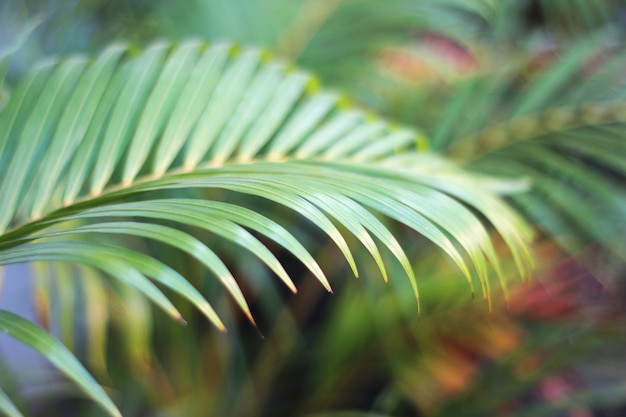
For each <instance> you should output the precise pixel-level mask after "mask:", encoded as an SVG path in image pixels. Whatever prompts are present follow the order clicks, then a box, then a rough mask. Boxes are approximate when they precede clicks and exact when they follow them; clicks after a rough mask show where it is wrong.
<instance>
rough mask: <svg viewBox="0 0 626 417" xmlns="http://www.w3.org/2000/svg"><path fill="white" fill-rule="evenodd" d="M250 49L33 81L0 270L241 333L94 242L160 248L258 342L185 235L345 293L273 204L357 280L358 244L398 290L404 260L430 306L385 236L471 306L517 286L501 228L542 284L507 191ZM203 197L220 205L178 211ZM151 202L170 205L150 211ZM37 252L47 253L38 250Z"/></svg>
mask: <svg viewBox="0 0 626 417" xmlns="http://www.w3.org/2000/svg"><path fill="white" fill-rule="evenodd" d="M235 49H236V48H234V47H232V46H230V45H228V44H215V45H209V46H207V45H205V44H202V43H199V42H197V41H188V42H183V43H181V44H177V45H176V44H175V45H170V44H164V43H158V44H155V45H152V46H150V47H148V48H146V49H144V50H139V51H137V52H134V51H131V50H129V49H128V48H127V47H123V46H112V47H110V48H108V49H106V50H105V51H103V53H102V54H101V55H100V56H99V57H98V58H96V59H95V60H87V59H84V58H76V59H61V60H58V61H54V62H51V63H48V64H46V65H44V66H39V67H37V68H36V69H34V70H33V71H32V72H31V73H30V74H29V75H27V76H25V77H24V78H23V79H22V80H21V81H19V82H18V84H17V85H16V86H15V88H14V89H13V91H14V93H13V94H12V95H11V96H10V98H9V101H8V102H7V105H6V107H5V109H4V110H3V112H2V113H0V201H3V202H4V203H5V204H2V205H0V230H3V231H4V230H7V231H8V232H7V233H5V234H4V235H2V236H0V245H3V246H2V247H5V248H7V249H6V250H2V251H0V260H1V262H2V263H4V264H8V263H13V262H17V261H34V260H48V261H63V262H68V261H69V262H75V263H83V264H85V265H88V266H92V267H95V268H96V269H98V270H100V271H103V272H106V273H108V274H109V275H111V276H113V277H114V278H116V279H119V280H121V281H122V282H124V283H125V284H128V285H131V286H134V287H135V288H137V289H139V291H140V292H141V293H143V294H144V295H145V296H147V297H149V298H150V299H151V300H152V301H153V302H155V303H156V304H157V305H159V306H160V307H161V308H163V309H164V310H165V311H167V312H168V313H169V314H170V315H171V316H172V317H173V318H174V319H176V320H179V321H181V322H182V318H181V316H180V313H178V310H177V309H176V308H175V307H174V306H173V305H172V304H171V302H170V301H169V300H168V299H167V297H166V296H165V295H164V294H163V293H161V291H160V290H159V288H157V287H156V286H155V285H154V284H153V283H152V282H151V281H150V280H149V278H151V279H153V280H155V281H157V282H158V283H160V284H164V285H165V286H168V287H169V288H170V289H173V290H174V291H177V292H179V293H181V294H183V295H184V296H185V297H186V298H187V300H188V301H190V302H191V303H193V304H194V306H196V307H197V308H198V309H200V310H201V311H202V312H203V313H204V314H205V316H207V317H208V318H209V319H210V320H211V321H212V322H213V323H214V324H215V325H216V327H217V328H218V329H220V330H224V326H223V324H222V323H221V321H220V320H219V318H218V317H217V314H216V313H215V312H214V311H213V310H212V309H211V308H210V306H209V305H208V303H207V302H206V301H205V300H204V299H203V298H202V297H200V295H199V294H198V293H197V291H195V289H193V287H191V286H190V285H187V284H188V282H187V280H186V279H185V278H184V277H182V276H180V274H179V273H177V272H176V271H174V270H173V269H172V268H171V267H169V266H167V265H165V264H163V263H162V262H161V261H159V260H156V259H154V258H152V257H150V256H149V255H145V254H143V253H140V252H138V251H135V250H131V249H127V248H124V247H123V246H124V243H123V240H119V241H118V240H115V243H112V244H111V245H102V244H100V243H99V241H97V240H95V237H94V238H93V239H92V236H90V233H93V232H97V234H102V233H118V234H131V235H135V236H138V237H140V238H144V239H151V240H156V241H159V242H160V243H163V244H166V245H170V246H174V247H176V248H178V249H180V250H182V251H183V252H185V253H187V254H189V255H191V256H192V257H194V258H196V260H199V261H200V262H201V263H202V264H203V266H204V267H206V268H207V269H208V270H209V271H211V272H212V273H214V275H215V276H216V277H217V278H218V280H219V281H220V282H221V284H222V285H224V287H225V288H226V289H227V291H228V293H229V294H230V295H231V296H232V297H233V299H234V300H235V302H236V303H237V305H238V306H239V308H241V309H242V311H243V312H244V314H245V315H246V317H247V318H248V319H249V320H250V322H251V323H253V324H254V319H253V317H252V314H251V313H250V309H249V307H248V305H247V302H246V300H245V298H244V296H243V294H242V292H241V289H240V288H239V284H238V283H237V282H236V281H235V279H234V278H233V276H232V274H231V273H230V272H229V270H228V268H227V267H226V265H225V263H224V261H223V260H222V259H221V258H220V257H219V255H218V254H217V253H218V251H215V252H214V251H213V249H212V248H209V247H208V246H206V244H205V243H203V242H204V239H203V238H202V237H201V236H198V237H195V236H190V235H189V236H188V235H187V234H186V233H187V232H183V231H182V230H175V228H172V226H171V224H176V225H180V226H184V227H183V229H184V230H187V229H189V230H194V231H195V233H202V234H210V235H212V236H213V235H214V236H216V237H218V238H219V239H225V240H227V241H230V242H233V243H235V244H237V245H239V246H240V247H243V248H244V249H245V250H247V251H249V252H250V253H251V254H252V255H254V256H255V257H256V258H258V259H259V260H261V261H262V262H263V264H265V265H266V266H267V267H268V268H269V269H270V270H271V271H272V272H274V273H275V274H276V276H278V277H279V279H281V280H282V281H283V282H284V283H285V285H287V287H288V288H289V289H290V290H291V291H292V292H295V291H296V288H295V285H294V284H293V281H292V277H290V276H289V274H288V273H287V272H286V271H285V268H284V265H282V261H281V260H280V259H279V258H277V257H276V256H275V255H274V254H273V253H272V251H271V250H270V249H269V248H268V247H266V245H265V244H264V243H263V242H262V241H261V240H259V239H257V237H256V235H260V236H262V237H263V238H264V239H267V240H271V241H272V242H273V243H275V244H278V245H279V246H280V247H281V248H283V249H286V250H287V251H289V252H290V253H291V254H292V255H294V256H295V257H296V258H297V259H298V260H299V261H300V262H302V263H303V264H304V265H305V266H306V267H307V269H308V270H309V271H311V273H312V274H313V275H314V276H315V278H316V279H317V280H318V281H319V282H320V283H321V284H322V285H323V287H324V288H325V289H326V290H327V291H328V292H330V293H332V289H331V286H330V283H329V281H328V278H327V277H326V275H325V273H324V272H323V270H322V268H321V267H320V266H319V265H318V263H317V262H316V260H315V259H314V258H313V257H312V256H311V254H310V253H309V252H308V250H307V249H306V248H305V247H304V246H303V245H302V243H301V242H300V241H299V240H298V239H296V237H294V236H293V235H292V234H291V233H290V232H289V231H288V230H286V228H285V227H284V226H283V225H281V224H279V223H278V222H277V221H276V220H274V219H273V218H271V216H266V215H262V214H260V213H259V212H258V211H259V209H258V207H257V206H256V203H257V202H258V199H259V198H262V199H265V200H267V201H269V202H271V203H273V204H274V205H279V206H283V207H285V208H287V209H289V210H291V211H293V212H295V213H297V214H298V215H300V216H302V217H304V218H306V219H307V220H308V221H309V222H310V223H311V225H312V226H313V227H316V228H318V229H319V230H321V231H322V232H323V233H324V234H325V236H326V237H327V238H328V239H329V240H330V241H332V243H333V244H334V245H335V246H336V247H337V248H338V250H339V253H341V256H342V258H343V259H344V260H345V262H346V263H347V265H348V266H349V267H350V269H351V270H352V272H353V273H354V275H355V276H358V275H359V270H358V267H359V266H360V265H358V264H357V259H359V258H358V257H356V256H354V255H353V251H354V250H355V248H353V247H352V245H351V244H349V243H348V241H347V240H346V234H347V233H349V234H351V235H353V236H355V237H356V241H357V242H358V243H359V244H361V245H362V246H363V247H364V248H365V249H366V251H367V253H369V255H371V257H372V258H373V259H374V261H375V264H376V265H377V267H378V269H379V270H380V272H381V274H382V276H383V279H385V280H386V279H387V267H386V265H385V263H384V261H383V257H382V255H381V249H387V250H388V251H389V252H390V253H391V254H392V255H393V257H394V258H395V259H396V260H397V261H398V262H399V263H400V265H401V267H402V269H403V270H404V272H405V275H406V278H408V280H409V281H410V283H411V287H412V290H413V292H414V294H415V297H416V299H419V293H418V288H417V280H416V278H415V274H414V272H413V270H412V265H411V262H410V261H409V259H408V256H407V255H406V254H405V253H404V252H403V249H402V248H401V247H400V244H399V243H398V241H397V240H396V239H395V238H394V236H393V234H392V232H391V231H390V230H389V229H388V228H387V227H386V226H385V225H384V223H383V222H382V221H380V220H379V218H381V219H383V218H386V219H392V220H393V221H397V222H400V223H403V224H405V225H406V226H408V227H409V228H411V229H412V230H414V231H416V232H417V233H419V234H421V235H422V236H424V237H426V238H427V239H429V240H430V241H431V242H433V243H434V244H435V245H436V246H438V247H439V248H440V249H441V250H442V251H443V253H445V254H446V255H447V256H449V257H450V258H451V259H452V260H453V261H454V263H455V264H456V265H457V266H458V267H459V269H460V271H461V273H462V274H463V276H465V278H466V279H467V281H468V283H469V286H470V291H472V294H473V293H474V287H473V279H478V280H479V282H480V283H481V287H482V289H483V293H484V294H485V296H486V297H487V296H488V294H489V289H490V286H489V284H490V281H489V280H490V278H489V277H491V276H497V277H498V278H501V274H500V273H499V266H498V257H497V256H496V255H495V251H494V249H493V244H492V242H491V237H490V236H489V234H488V233H487V232H486V230H485V226H484V221H483V220H482V219H486V221H488V222H489V223H491V225H493V226H494V228H495V229H496V231H498V232H499V233H500V234H501V235H502V237H503V238H504V240H505V242H506V243H507V245H508V246H509V248H510V249H511V253H512V255H513V258H514V259H515V261H516V262H517V263H518V265H519V269H520V271H521V272H522V274H523V275H527V267H526V258H527V256H526V253H527V250H526V244H527V239H526V236H525V235H526V233H525V232H524V230H522V229H523V227H521V226H520V225H521V222H520V221H519V219H518V218H517V217H516V215H515V213H514V212H513V211H512V210H510V209H509V208H508V207H507V206H506V205H505V204H504V203H503V202H502V201H501V200H500V199H499V197H498V196H496V195H495V191H497V190H495V191H494V189H492V188H495V187H494V186H493V184H488V183H486V182H485V181H483V182H481V181H479V180H478V179H477V178H476V177H474V176H470V175H469V174H468V173H467V172H466V171H464V170H463V169H462V168H461V167H459V166H458V165H457V164H455V163H454V162H452V161H450V160H447V159H445V158H443V157H441V158H439V159H438V160H437V163H434V162H433V159H434V158H429V157H428V154H425V153H422V152H419V151H420V150H423V149H427V148H428V143H427V140H426V138H425V137H424V135H423V134H422V133H420V132H419V131H415V130H412V129H407V128H398V127H396V126H394V125H393V124H391V123H388V122H387V121H385V120H383V119H381V118H377V117H375V116H373V115H370V114H366V113H365V112H363V111H359V110H357V109H353V108H350V107H349V106H347V105H346V104H345V100H341V99H340V98H339V96H338V95H337V94H335V93H332V92H328V91H324V90H323V89H320V88H318V87H316V86H315V83H316V82H315V81H314V78H312V76H310V75H308V74H306V73H304V72H301V71H298V70H295V69H292V68H290V67H289V65H285V64H283V63H281V62H277V61H268V59H267V58H266V57H265V55H264V53H263V52H262V51H259V50H257V49H241V50H240V51H237V53H235ZM313 87H315V88H313ZM429 161H430V162H429ZM190 188H204V189H207V190H208V191H209V192H207V193H199V194H201V195H202V198H196V199H182V198H179V197H181V195H180V193H179V191H180V190H183V189H190ZM150 191H156V192H158V193H163V194H161V195H166V196H168V197H167V198H160V199H158V200H150V198H151V197H150V195H151V193H149V192H150ZM213 191H215V192H213ZM224 192H227V193H231V194H233V195H235V194H236V195H237V196H238V197H237V198H236V199H235V201H237V204H233V203H228V204H227V203H224V202H221V201H212V200H211V199H212V198H222V196H224ZM152 196H153V194H152ZM216 196H217V197H216ZM122 201H124V202H122ZM129 201H132V203H129ZM468 206H469V207H471V209H468V208H467V207H468ZM474 211H475V212H478V214H476V213H475V212H474ZM275 214H276V213H273V215H275ZM120 218H124V221H121V220H120ZM105 219H106V220H105ZM111 219H113V221H111ZM129 219H131V220H129ZM71 220H79V221H81V222H82V223H81V225H80V226H78V227H76V226H75V224H73V223H72V221H71ZM131 222H132V223H131ZM164 224H168V226H167V227H169V230H168V229H164V228H165V226H164ZM51 226H54V229H49V228H50V227H51ZM153 226H154V227H153ZM81 227H82V228H83V229H82V232H81V230H79V229H80V228H81ZM105 229H106V230H105ZM50 230H54V233H52V232H51V231H50ZM174 230H175V231H174ZM87 232H90V233H87ZM72 233H82V234H83V235H82V236H81V237H80V238H81V239H82V240H81V241H80V242H71V241H68V240H67V236H68V235H70V234H72ZM255 234H256V235H255ZM63 236H65V237H63ZM36 238H40V239H41V240H43V242H40V241H30V242H29V243H26V244H25V243H24V242H26V241H29V240H32V239H36ZM212 241H213V240H212ZM44 249H45V250H44ZM498 256H499V255H498ZM493 272H495V274H493ZM501 283H502V285H504V281H503V280H501ZM418 310H420V307H419V304H418ZM420 311H421V310H420Z"/></svg>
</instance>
